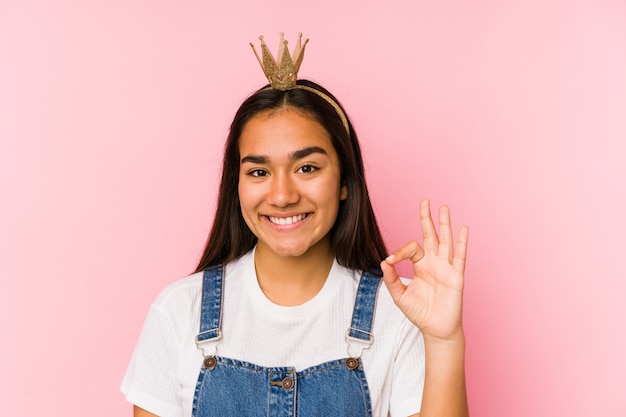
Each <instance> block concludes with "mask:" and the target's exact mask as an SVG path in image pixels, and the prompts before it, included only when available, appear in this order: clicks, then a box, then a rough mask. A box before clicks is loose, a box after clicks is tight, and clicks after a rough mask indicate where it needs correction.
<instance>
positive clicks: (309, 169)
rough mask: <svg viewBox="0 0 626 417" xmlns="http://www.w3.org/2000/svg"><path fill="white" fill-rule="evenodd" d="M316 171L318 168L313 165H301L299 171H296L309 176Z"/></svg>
mask: <svg viewBox="0 0 626 417" xmlns="http://www.w3.org/2000/svg"><path fill="white" fill-rule="evenodd" d="M317 170H318V168H317V167H316V166H314V165H303V166H301V167H300V169H298V171H299V172H302V173H303V174H310V173H311V172H315V171H317Z"/></svg>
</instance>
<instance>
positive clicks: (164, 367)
mask: <svg viewBox="0 0 626 417" xmlns="http://www.w3.org/2000/svg"><path fill="white" fill-rule="evenodd" d="M360 276H361V273H360V271H353V270H350V269H347V268H344V267H342V266H341V265H339V264H338V263H337V262H336V261H335V263H334V264H333V266H332V268H331V271H330V273H329V275H328V278H327V280H326V283H325V284H324V286H323V287H322V289H321V290H320V292H319V293H318V294H317V295H316V296H315V297H314V298H313V299H311V300H309V301H307V302H306V303H304V304H302V305H299V306H294V307H285V306H279V305H276V304H273V303H272V302H271V301H269V300H268V299H267V298H266V297H265V295H264V294H263V292H262V290H261V288H260V287H259V284H258V282H257V279H256V272H255V268H254V251H251V252H249V253H248V254H246V255H244V256H242V257H241V258H240V259H238V260H236V261H233V262H231V263H229V264H228V265H226V267H225V269H224V295H223V297H224V301H223V305H222V340H221V341H220V342H218V344H217V346H215V345H212V344H209V345H208V346H207V349H208V350H209V351H207V352H206V353H207V355H209V354H211V353H213V352H211V349H214V348H215V347H216V348H217V355H219V356H222V357H227V358H232V359H238V360H242V361H246V362H251V363H254V364H257V365H260V366H266V367H275V366H290V367H294V368H296V370H297V371H301V370H303V369H306V368H308V367H310V366H314V365H318V364H321V363H323V362H327V361H330V360H335V359H340V358H346V357H348V356H355V355H356V354H357V353H358V352H359V351H360V347H361V346H362V345H360V344H359V343H354V342H353V344H352V346H351V347H350V355H348V353H347V348H348V345H347V343H346V340H345V334H346V331H347V330H348V328H349V327H350V323H351V319H352V308H353V306H354V300H355V297H356V291H357V288H358V283H359V278H360ZM201 295H202V273H201V272H200V273H196V274H193V275H191V276H189V277H187V278H184V279H182V280H179V281H176V282H174V283H172V284H170V285H169V286H168V287H167V288H165V289H164V290H163V291H162V292H161V294H159V296H158V297H157V299H156V300H155V301H154V303H153V304H152V306H151V307H150V311H149V313H148V317H147V319H146V322H145V324H144V327H143V330H142V332H141V336H140V338H139V341H138V343H137V347H136V348H135V352H134V354H133V357H132V359H131V362H130V365H129V367H128V370H127V371H126V375H125V376H124V380H123V382H122V387H121V390H122V392H123V393H124V394H125V395H126V399H127V400H128V401H129V402H131V403H133V404H135V405H137V406H139V407H141V408H143V409H145V410H148V411H150V412H152V413H154V414H156V415H159V416H161V417H189V416H191V408H192V401H193V394H194V390H195V386H196V382H197V378H198V373H199V371H200V368H201V366H202V361H203V355H202V352H201V351H200V350H199V349H198V348H197V346H196V344H195V337H196V335H197V334H198V329H199V325H200V324H199V320H200V304H201ZM372 332H373V334H374V343H373V344H372V345H371V347H369V349H366V350H364V351H363V354H362V356H361V358H362V361H363V367H364V371H365V375H366V378H367V383H368V386H369V392H370V396H371V400H372V410H373V415H374V416H375V417H383V416H393V417H396V416H402V417H405V416H407V415H411V414H414V413H418V412H419V411H420V406H421V399H422V391H423V387H424V344H423V339H422V336H421V333H420V332H419V330H418V329H417V328H416V327H415V326H414V325H413V324H412V323H411V322H410V321H408V320H407V319H406V317H405V316H404V314H403V313H402V312H401V311H400V310H399V309H398V308H397V307H396V306H395V304H394V303H393V301H392V299H391V296H390V295H389V292H388V291H387V288H386V287H385V285H384V284H381V288H380V290H379V293H378V299H377V304H376V312H375V315H374V323H373V328H372Z"/></svg>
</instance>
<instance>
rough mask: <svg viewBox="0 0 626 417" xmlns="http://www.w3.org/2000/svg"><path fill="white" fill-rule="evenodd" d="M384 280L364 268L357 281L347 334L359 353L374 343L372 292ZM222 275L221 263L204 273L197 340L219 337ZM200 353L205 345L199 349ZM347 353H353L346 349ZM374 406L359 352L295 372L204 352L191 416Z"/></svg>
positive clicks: (344, 413) (324, 412)
mask: <svg viewBox="0 0 626 417" xmlns="http://www.w3.org/2000/svg"><path fill="white" fill-rule="evenodd" d="M381 281H382V280H381V279H380V278H379V277H377V276H375V275H372V274H369V273H367V272H365V273H363V275H362V276H361V279H360V281H359V287H358V290H357V296H356V300H355V303H354V309H353V312H352V323H351V325H350V327H349V328H348V330H347V332H346V342H347V343H348V352H350V344H351V342H356V344H359V345H361V352H362V351H363V349H366V348H368V347H369V346H370V345H371V344H372V343H373V341H374V340H373V336H372V334H371V328H372V321H373V317H374V307H375V303H376V295H377V293H378V288H379V286H380V282H381ZM222 292H223V279H222V267H221V265H218V266H213V267H210V268H207V269H206V270H205V271H204V277H203V284H202V307H201V315H200V333H199V334H198V336H197V337H196V344H197V345H198V348H199V349H202V346H203V344H204V343H207V342H216V341H218V340H220V339H221V337H222V334H221V330H220V329H221V310H222V299H223V297H222ZM203 354H204V349H203ZM348 355H351V353H348ZM371 415H372V405H371V400H370V394H369V388H368V386H367V380H366V378H365V372H364V371H363V363H362V362H361V359H360V353H359V354H358V355H356V356H354V357H347V358H343V359H336V360H332V361H329V362H325V363H322V364H319V365H315V366H312V367H309V368H307V369H304V370H302V371H299V372H296V370H295V369H294V368H291V367H289V366H284V367H271V368H268V367H264V366H258V365H255V364H252V363H249V362H245V361H241V360H237V359H231V358H224V357H221V356H216V355H205V358H204V362H203V365H202V368H201V369H200V375H199V376H198V382H197V384H196V390H195V393H194V398H193V413H192V416H193V417H209V416H219V417H235V416H237V417H262V416H267V417H288V416H297V417H314V416H320V417H322V416H323V417H328V416H333V417H371Z"/></svg>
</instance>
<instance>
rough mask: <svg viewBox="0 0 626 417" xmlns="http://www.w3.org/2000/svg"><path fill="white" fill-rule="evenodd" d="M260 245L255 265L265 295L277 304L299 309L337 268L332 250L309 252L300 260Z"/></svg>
mask: <svg viewBox="0 0 626 417" xmlns="http://www.w3.org/2000/svg"><path fill="white" fill-rule="evenodd" d="M267 249H268V248H265V247H263V246H261V245H260V246H257V248H256V251H255V254H254V266H255V269H256V275H257V280H258V282H259V286H260V287H261V290H262V291H263V293H264V294H265V296H266V297H267V298H268V299H269V300H270V301H271V302H273V303H274V304H278V305H283V306H296V305H301V304H304V303H305V302H307V301H309V300H310V299H312V298H313V297H315V295H317V293H318V292H320V290H321V289H322V287H323V286H324V283H325V282H326V278H327V277H328V273H329V272H330V269H331V267H332V265H333V261H334V258H335V257H334V255H333V254H332V252H331V251H330V247H326V248H316V250H313V248H311V250H309V251H308V252H307V253H305V254H304V255H301V256H298V257H282V256H279V255H277V254H275V253H274V252H272V251H271V250H267Z"/></svg>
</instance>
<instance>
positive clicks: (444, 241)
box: [439, 206, 454, 263]
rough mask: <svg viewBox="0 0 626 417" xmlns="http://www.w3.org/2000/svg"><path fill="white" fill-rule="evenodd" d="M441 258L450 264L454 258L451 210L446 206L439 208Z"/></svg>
mask: <svg viewBox="0 0 626 417" xmlns="http://www.w3.org/2000/svg"><path fill="white" fill-rule="evenodd" d="M439 256H440V257H442V258H446V259H447V260H448V262H450V263H452V258H453V256H454V242H453V237H452V226H451V224H450V209H449V208H448V207H446V206H442V207H440V208H439Z"/></svg>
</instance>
